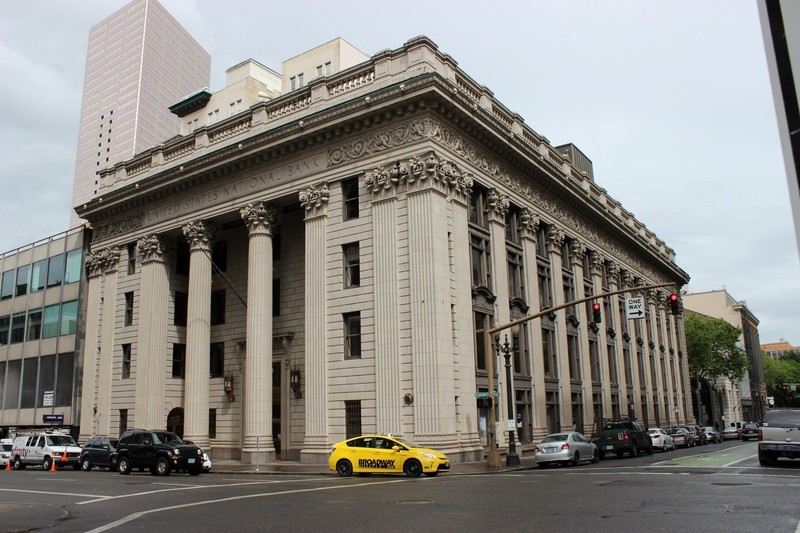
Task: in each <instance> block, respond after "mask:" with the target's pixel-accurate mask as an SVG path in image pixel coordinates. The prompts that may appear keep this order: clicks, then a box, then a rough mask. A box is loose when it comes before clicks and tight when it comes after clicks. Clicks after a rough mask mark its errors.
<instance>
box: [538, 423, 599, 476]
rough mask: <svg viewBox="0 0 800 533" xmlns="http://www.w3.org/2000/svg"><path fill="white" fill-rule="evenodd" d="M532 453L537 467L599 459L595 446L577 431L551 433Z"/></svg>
mask: <svg viewBox="0 0 800 533" xmlns="http://www.w3.org/2000/svg"><path fill="white" fill-rule="evenodd" d="M533 453H534V457H535V458H536V464H537V465H538V466H539V468H546V467H548V466H550V465H551V464H554V463H559V464H562V465H572V466H578V465H580V464H581V462H582V461H591V462H593V463H596V462H598V461H599V460H600V452H599V451H598V450H597V446H595V444H594V443H592V442H589V439H587V438H586V437H584V436H583V435H582V434H580V433H578V432H577V431H570V432H567V433H551V434H550V435H547V436H546V437H545V438H543V439H542V442H540V443H539V445H538V446H536V447H535V448H534V449H533Z"/></svg>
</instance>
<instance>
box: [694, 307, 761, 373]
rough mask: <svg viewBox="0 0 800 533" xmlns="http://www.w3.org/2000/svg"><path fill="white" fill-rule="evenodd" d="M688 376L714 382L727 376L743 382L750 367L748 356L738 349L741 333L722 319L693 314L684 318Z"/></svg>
mask: <svg viewBox="0 0 800 533" xmlns="http://www.w3.org/2000/svg"><path fill="white" fill-rule="evenodd" d="M683 323H684V329H685V332H686V351H687V357H688V359H689V373H690V374H691V375H692V376H693V377H695V378H703V379H706V380H712V379H714V378H716V377H723V376H724V377H727V378H728V379H730V380H732V381H735V382H736V381H740V380H741V379H742V378H743V377H744V375H745V374H746V373H747V371H748V370H749V368H750V362H749V361H748V359H747V354H746V353H745V352H744V350H742V349H741V348H739V347H738V346H737V345H736V343H737V342H739V338H740V337H741V334H742V330H741V329H740V328H737V327H735V326H732V325H730V324H728V323H727V322H725V321H724V320H722V319H719V318H713V317H701V316H699V315H696V314H690V315H688V316H686V317H685V318H684V321H683Z"/></svg>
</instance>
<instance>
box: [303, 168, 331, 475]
mask: <svg viewBox="0 0 800 533" xmlns="http://www.w3.org/2000/svg"><path fill="white" fill-rule="evenodd" d="M299 196H300V205H302V206H303V208H304V209H305V211H306V218H305V229H306V243H305V252H306V253H305V268H306V286H305V330H306V333H305V367H306V389H305V390H306V393H305V402H306V436H305V441H304V442H303V449H302V450H301V452H300V462H302V463H320V462H324V461H326V460H327V457H328V455H329V454H330V449H329V444H331V443H329V442H328V359H327V347H328V346H327V343H328V336H327V331H328V326H327V322H326V320H325V316H326V312H327V309H328V302H327V297H326V283H325V261H326V242H327V237H328V235H327V233H328V199H329V196H330V194H329V192H328V186H327V184H323V185H320V186H316V187H309V188H307V189H306V190H304V191H302V192H300V195H299Z"/></svg>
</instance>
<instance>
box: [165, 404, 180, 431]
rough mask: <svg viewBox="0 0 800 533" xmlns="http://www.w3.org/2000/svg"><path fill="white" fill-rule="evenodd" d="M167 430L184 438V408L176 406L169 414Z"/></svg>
mask: <svg viewBox="0 0 800 533" xmlns="http://www.w3.org/2000/svg"><path fill="white" fill-rule="evenodd" d="M167 431H171V432H172V433H175V434H176V435H177V436H179V437H180V438H183V409H181V408H180V407H176V408H175V409H173V410H172V411H170V412H169V414H168V415H167Z"/></svg>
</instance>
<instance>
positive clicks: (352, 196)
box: [342, 178, 358, 220]
mask: <svg viewBox="0 0 800 533" xmlns="http://www.w3.org/2000/svg"><path fill="white" fill-rule="evenodd" d="M342 203H343V207H344V213H343V214H344V220H351V219H354V218H358V178H349V179H346V180H343V181H342Z"/></svg>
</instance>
